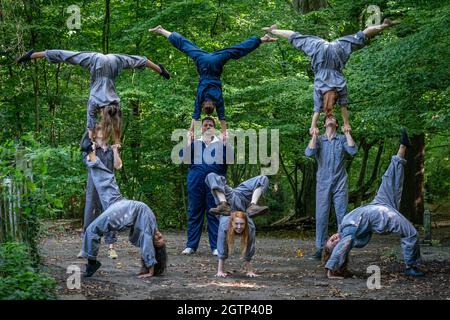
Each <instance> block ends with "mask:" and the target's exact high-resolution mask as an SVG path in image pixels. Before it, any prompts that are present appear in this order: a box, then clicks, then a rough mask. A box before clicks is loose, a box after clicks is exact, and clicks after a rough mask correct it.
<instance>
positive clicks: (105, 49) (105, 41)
mask: <svg viewBox="0 0 450 320" xmlns="http://www.w3.org/2000/svg"><path fill="white" fill-rule="evenodd" d="M109 9H110V0H105V18H104V19H103V36H102V48H103V53H104V54H107V53H108V52H109V26H110V12H109Z"/></svg>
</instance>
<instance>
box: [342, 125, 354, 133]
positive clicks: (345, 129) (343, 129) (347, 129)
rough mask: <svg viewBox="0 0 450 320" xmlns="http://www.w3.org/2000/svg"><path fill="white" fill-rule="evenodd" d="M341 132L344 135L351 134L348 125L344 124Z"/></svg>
mask: <svg viewBox="0 0 450 320" xmlns="http://www.w3.org/2000/svg"><path fill="white" fill-rule="evenodd" d="M342 132H343V133H344V134H347V133H351V132H352V128H351V127H350V125H348V124H344V126H343V127H342Z"/></svg>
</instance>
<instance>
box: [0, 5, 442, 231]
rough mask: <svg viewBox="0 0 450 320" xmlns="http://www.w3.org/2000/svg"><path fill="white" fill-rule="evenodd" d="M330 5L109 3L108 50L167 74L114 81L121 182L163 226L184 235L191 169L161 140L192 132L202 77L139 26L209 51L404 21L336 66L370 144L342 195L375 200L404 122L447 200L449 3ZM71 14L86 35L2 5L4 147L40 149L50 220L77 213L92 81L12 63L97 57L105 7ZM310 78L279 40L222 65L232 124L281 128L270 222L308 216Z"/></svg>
mask: <svg viewBox="0 0 450 320" xmlns="http://www.w3.org/2000/svg"><path fill="white" fill-rule="evenodd" d="M99 4H101V5H99ZM328 4H329V6H328V7H327V8H324V9H321V10H318V11H312V12H310V13H308V14H299V13H298V12H297V11H296V10H295V8H294V6H293V3H292V1H284V0H264V1H260V0H258V1H256V0H246V1H240V0H230V1H224V0H202V1H200V0H187V1H185V0H183V1H179V0H166V1H163V0H155V1H137V0H135V1H133V0H126V1H111V2H110V4H109V6H110V7H109V14H110V17H109V24H110V26H109V33H108V34H107V36H108V37H109V42H108V51H109V52H121V53H129V54H139V55H146V56H148V57H149V58H150V59H151V60H153V61H155V62H161V63H164V64H165V66H166V67H167V69H168V70H170V72H171V73H172V79H171V80H169V81H166V80H164V79H162V78H161V77H160V76H159V75H157V74H156V73H154V72H151V71H149V70H144V71H134V72H133V71H125V72H124V73H123V74H122V75H121V76H120V77H119V78H118V81H117V90H118V92H119V95H120V97H121V99H122V109H123V110H124V118H125V130H124V139H123V141H124V143H123V148H122V156H123V160H124V169H123V170H122V171H121V172H118V174H117V176H118V181H119V184H120V187H121V190H122V191H123V192H124V194H125V195H126V196H127V197H129V198H132V199H137V200H142V201H145V202H146V203H148V204H149V205H150V207H152V209H154V211H155V213H156V214H157V216H158V220H159V221H160V224H161V225H162V226H166V227H182V226H184V225H185V223H184V219H185V215H186V205H187V204H186V201H187V200H186V191H185V190H186V188H185V181H186V173H187V168H186V166H183V165H174V164H173V163H172V161H171V159H170V154H171V150H172V148H173V146H174V145H175V144H176V143H177V142H173V141H171V139H170V138H171V134H172V131H173V130H174V129H177V128H187V127H188V125H189V122H190V115H191V112H192V109H193V103H194V97H195V89H196V85H197V74H196V70H195V66H194V64H193V63H192V61H191V60H190V59H189V58H187V57H185V56H184V55H183V54H181V53H180V52H178V51H177V50H176V49H175V48H174V47H172V46H171V45H170V43H169V42H168V41H167V40H166V39H165V38H164V37H162V36H157V35H155V34H150V33H148V32H147V30H148V28H150V27H153V26H156V25H158V24H161V25H163V26H164V27H165V28H166V29H168V30H171V31H178V32H179V33H181V34H183V35H185V36H186V37H187V38H189V39H191V40H192V41H194V42H195V43H196V44H198V45H199V46H200V47H202V48H204V49H206V50H217V49H219V48H222V47H224V46H228V45H232V44H234V43H237V42H240V41H242V40H244V39H245V38H247V37H249V36H251V35H259V36H262V35H263V32H262V31H261V27H264V26H269V25H271V24H273V23H277V24H278V25H279V27H280V28H283V29H292V30H297V31H299V32H301V33H307V34H314V35H317V36H320V37H323V38H325V39H328V40H333V39H335V38H337V37H340V36H343V35H347V34H350V33H354V32H356V31H358V30H360V29H363V28H364V25H365V20H366V19H367V13H365V12H364V11H365V9H366V8H367V6H368V5H370V4H373V5H378V6H379V7H380V9H381V11H382V13H384V14H388V15H390V16H392V17H393V19H400V20H401V24H400V25H398V26H396V27H395V28H392V29H390V30H386V31H385V32H383V34H382V35H379V36H377V37H376V38H375V39H373V40H372V41H371V43H370V45H369V46H367V47H366V48H364V49H362V50H360V51H358V52H355V53H354V54H353V55H352V57H351V59H350V60H349V62H348V64H347V68H346V69H345V75H346V77H347V79H348V86H349V99H350V105H349V109H350V112H351V115H350V117H351V118H350V120H351V124H352V128H353V131H354V136H355V139H356V141H357V143H358V144H360V145H361V144H363V143H367V144H369V145H370V146H372V147H371V148H369V149H368V158H367V162H366V163H365V166H366V167H367V169H366V170H365V171H364V176H363V178H362V179H361V177H362V176H361V172H360V171H361V170H360V168H361V166H362V165H363V163H364V161H363V153H362V152H360V153H359V154H358V155H357V156H356V157H355V158H354V159H353V160H351V161H349V163H348V168H349V172H350V187H351V189H352V190H353V191H354V192H355V195H356V194H360V195H361V194H364V197H362V201H367V199H369V198H370V197H371V195H372V194H373V192H374V191H375V189H376V186H377V185H378V181H379V178H380V175H381V173H382V172H383V170H384V169H385V168H386V166H387V163H388V161H389V158H390V156H391V155H392V154H393V153H394V152H395V149H396V145H397V135H398V129H399V128H400V127H401V126H406V127H407V128H408V130H409V131H410V132H411V133H413V134H421V133H424V134H425V137H426V139H425V144H426V145H427V146H430V151H429V152H428V151H427V153H426V160H425V165H426V167H425V178H426V184H425V187H426V195H427V199H428V200H430V201H431V200H432V201H442V200H448V196H449V194H448V190H449V189H448V181H449V170H450V169H449V168H450V163H449V161H448V154H449V146H448V137H449V130H448V125H447V123H448V121H449V117H450V108H449V79H450V77H449V74H448V70H450V68H449V67H450V58H449V50H450V49H449V48H450V46H449V44H450V43H449V42H450V41H449V37H450V33H449V32H448V31H449V27H448V26H449V18H448V17H449V16H450V15H449V13H450V12H449V11H450V5H449V4H448V3H446V2H445V1H439V0H434V1H431V0H430V1H412V0H402V1H400V0H390V1H387V0H373V1H368V0H356V1H344V0H331V1H328ZM78 5H79V6H80V9H81V29H79V30H69V29H68V28H67V26H66V20H67V18H68V17H69V15H70V13H67V12H66V9H67V2H66V1H61V0H56V1H55V0H53V1H44V0H40V1H39V0H35V1H12V0H2V1H1V2H0V13H1V14H0V23H1V25H0V29H1V30H2V32H1V33H0V65H1V68H0V91H1V92H2V94H1V98H0V110H1V113H0V125H1V126H2V128H3V130H2V133H1V136H0V137H1V141H5V140H8V139H11V140H14V139H16V140H17V139H19V137H21V136H22V135H23V134H24V133H32V135H33V136H34V138H35V140H36V141H37V142H38V143H39V148H41V149H42V150H35V152H36V157H35V160H36V161H41V162H42V163H45V166H46V168H47V169H46V170H47V171H46V175H44V176H42V177H41V179H40V180H39V183H41V185H40V186H41V187H42V188H44V189H45V194H46V197H47V198H45V199H51V200H49V203H52V205H50V207H51V209H52V211H49V212H47V213H51V215H53V216H57V217H58V216H61V214H66V215H69V216H71V215H72V216H76V215H78V216H79V217H81V212H82V205H83V203H84V197H83V192H84V188H85V181H84V177H85V169H84V168H83V165H82V164H81V162H80V159H79V158H78V156H77V155H76V153H77V144H78V142H79V140H80V137H81V135H82V133H83V130H84V127H85V117H86V102H87V97H88V92H89V75H88V73H87V72H86V71H85V70H82V69H81V68H77V67H74V66H70V65H64V64H61V65H51V64H49V63H48V62H46V61H38V62H33V63H29V64H27V65H24V66H18V65H14V64H12V62H13V60H14V58H15V57H17V56H19V55H20V54H22V53H23V52H24V51H26V50H27V49H29V48H30V47H34V48H35V49H37V50H44V49H48V48H64V49H70V50H92V51H101V50H102V48H103V43H104V36H105V35H104V34H103V30H104V26H103V23H104V21H105V7H104V5H105V2H98V1H89V0H87V1H82V2H80V3H79V4H78ZM313 78H314V75H313V73H312V71H311V68H310V62H309V60H308V58H307V57H306V56H305V55H304V54H302V53H301V52H299V51H297V50H296V49H294V48H292V47H291V46H290V45H289V43H288V42H287V41H286V40H285V39H280V40H279V41H278V42H276V43H271V44H263V45H261V47H260V48H259V49H257V50H256V51H255V52H253V53H252V54H250V55H248V56H247V57H245V58H243V59H240V60H237V61H230V62H229V63H228V64H227V65H226V66H225V70H224V74H223V89H224V99H225V105H226V113H227V118H228V122H229V127H231V128H243V129H249V128H252V129H256V130H258V129H260V128H270V129H275V128H276V129H279V130H280V153H281V157H282V159H283V162H284V165H285V170H283V169H280V171H279V173H278V175H277V176H274V177H271V182H272V186H274V185H276V186H277V187H276V188H275V187H272V188H271V191H270V193H269V195H268V197H269V199H268V200H267V201H268V203H278V204H279V203H280V199H283V200H282V201H283V203H282V205H278V206H274V209H275V210H274V211H273V215H272V216H271V218H270V219H272V220H271V221H273V220H276V219H278V218H280V217H281V216H283V215H286V214H288V213H291V212H296V213H297V214H299V215H306V214H308V215H312V214H314V211H313V210H314V205H313V201H314V194H313V192H312V191H311V190H314V174H313V172H314V165H313V162H312V160H310V159H307V158H305V157H304V156H303V151H304V148H305V147H306V144H307V142H308V140H309V136H308V135H307V129H308V128H309V124H310V118H311V114H312V107H313V99H312V97H313ZM136 111H137V112H136ZM335 111H336V113H339V111H338V110H337V109H336V110H335ZM363 139H364V140H363ZM383 142H384V147H383V149H381V152H382V153H381V158H380V159H379V164H378V166H377V165H376V163H377V161H376V158H377V151H378V148H379V146H380V145H381V143H383ZM433 146H435V148H433V149H431V147H433ZM443 155H444V156H443ZM248 166H249V167H251V165H248ZM253 167H254V168H253V169H251V170H250V169H248V170H247V171H245V172H246V173H245V174H243V175H240V176H239V177H240V179H241V181H242V179H246V178H248V177H250V175H251V174H257V173H258V172H259V170H258V168H259V166H256V165H253ZM232 170H233V169H232ZM232 170H230V171H232ZM311 173H312V174H311ZM372 173H374V174H375V175H374V179H371V178H372V176H373V175H372ZM230 177H231V173H230ZM295 177H296V179H294V178H295ZM289 179H290V180H289ZM305 179H306V180H305ZM231 180H233V179H231ZM235 182H238V181H235ZM363 185H366V187H365V188H362V186H363ZM354 198H355V199H357V198H358V197H357V196H355V197H354ZM355 201H359V200H355ZM295 206H297V208H294V207H295ZM58 210H62V211H58ZM270 219H269V220H270Z"/></svg>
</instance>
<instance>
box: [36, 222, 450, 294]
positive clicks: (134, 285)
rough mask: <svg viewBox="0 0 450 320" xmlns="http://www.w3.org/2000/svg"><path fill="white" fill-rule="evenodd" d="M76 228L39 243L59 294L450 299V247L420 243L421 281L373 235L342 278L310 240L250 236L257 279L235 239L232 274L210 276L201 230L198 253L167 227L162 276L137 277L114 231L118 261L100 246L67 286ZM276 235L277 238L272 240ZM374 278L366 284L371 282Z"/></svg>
mask: <svg viewBox="0 0 450 320" xmlns="http://www.w3.org/2000/svg"><path fill="white" fill-rule="evenodd" d="M79 231H80V230H79V229H76V228H61V227H60V228H59V229H56V231H55V230H53V231H52V232H48V233H47V236H46V237H45V238H44V239H43V241H42V243H41V254H42V256H43V259H44V262H45V265H46V268H47V272H48V273H50V274H51V275H52V276H53V277H55V278H56V280H57V283H58V284H57V290H58V296H59V299H78V300H80V299H140V300H142V299H202V300H203V299H204V300H211V299H212V300H224V299H225V300H226V299H230V300H236V299H251V300H262V299H274V300H294V299H295V300H297V299H401V300H404V299H420V300H423V299H439V300H442V299H444V300H450V289H449V288H450V276H449V274H450V244H449V243H448V242H449V241H442V243H440V244H439V245H438V246H428V245H422V246H421V252H422V257H423V266H422V269H423V271H425V272H426V276H425V277H424V278H419V279H411V278H407V277H405V276H404V275H403V273H402V272H403V271H404V264H403V263H402V253H401V247H400V241H399V238H398V237H396V236H393V235H388V236H379V235H374V237H373V238H372V240H371V242H370V243H369V245H367V246H366V247H364V248H362V249H356V248H355V249H353V250H352V252H351V260H350V271H351V272H352V273H353V276H352V277H350V278H346V279H344V280H330V279H327V278H326V277H325V273H324V270H323V268H322V267H321V266H320V262H319V261H317V260H313V259H311V258H310V255H311V254H312V253H313V252H314V239H313V238H311V237H306V238H305V237H303V236H301V235H300V234H298V235H297V236H296V233H295V232H292V233H290V234H289V236H288V237H278V236H277V235H278V233H276V234H275V233H267V232H265V233H263V234H258V233H257V241H256V253H255V256H254V259H253V266H254V267H255V268H256V270H257V272H258V274H259V275H260V277H258V278H247V277H246V276H245V274H244V273H243V271H242V269H241V268H242V265H243V261H242V260H241V259H240V258H239V253H238V248H239V244H238V243H236V245H235V248H234V252H233V253H232V254H231V255H230V257H229V259H228V260H226V263H225V269H226V271H228V272H230V273H231V275H230V276H229V277H227V278H225V279H223V278H220V279H219V278H216V277H214V275H215V273H216V271H217V258H216V257H214V256H213V255H212V254H211V252H210V249H209V245H208V242H207V234H203V235H202V239H201V242H200V246H199V249H198V251H197V252H196V253H195V254H193V255H189V256H185V255H182V254H181V251H182V250H183V249H184V246H185V242H186V233H185V232H183V231H166V232H164V235H165V237H166V239H167V249H168V256H169V261H168V268H167V272H166V274H165V275H163V276H159V277H152V278H147V279H145V280H142V279H138V278H137V276H136V273H137V271H138V270H139V267H140V258H139V249H138V248H135V247H133V246H132V245H131V244H130V243H129V242H128V237H127V233H126V232H123V233H120V234H119V241H118V243H117V244H116V250H117V253H118V255H119V257H118V259H115V260H112V259H110V258H108V256H107V246H106V245H105V244H102V246H101V249H100V253H99V257H98V259H99V261H101V262H102V267H101V268H100V269H99V270H98V271H97V273H96V274H95V275H94V276H93V277H92V278H89V279H81V288H80V289H68V288H67V278H68V277H69V276H70V275H71V274H70V273H67V268H68V266H70V265H76V266H79V267H80V269H81V270H82V271H83V270H84V268H85V267H84V265H85V263H86V262H85V260H82V259H77V258H76V255H77V253H78V252H79V250H80V247H81V238H80V235H79V233H80V232H79ZM276 236H277V237H276ZM370 265H376V266H378V267H379V268H380V271H381V278H380V284H381V288H380V289H369V288H368V286H367V282H368V281H367V279H368V278H369V277H370V276H371V275H372V273H368V272H367V268H368V267H369V266H370ZM371 283H373V282H371Z"/></svg>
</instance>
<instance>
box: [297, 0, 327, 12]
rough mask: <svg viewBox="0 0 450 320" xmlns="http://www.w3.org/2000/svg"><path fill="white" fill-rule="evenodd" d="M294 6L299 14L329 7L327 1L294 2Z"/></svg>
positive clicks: (305, 0)
mask: <svg viewBox="0 0 450 320" xmlns="http://www.w3.org/2000/svg"><path fill="white" fill-rule="evenodd" d="M292 6H293V7H294V9H295V10H296V11H297V12H300V13H308V12H311V11H317V10H319V9H322V8H326V7H328V2H327V1H326V0H293V1H292Z"/></svg>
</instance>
